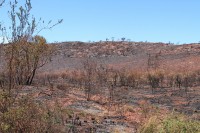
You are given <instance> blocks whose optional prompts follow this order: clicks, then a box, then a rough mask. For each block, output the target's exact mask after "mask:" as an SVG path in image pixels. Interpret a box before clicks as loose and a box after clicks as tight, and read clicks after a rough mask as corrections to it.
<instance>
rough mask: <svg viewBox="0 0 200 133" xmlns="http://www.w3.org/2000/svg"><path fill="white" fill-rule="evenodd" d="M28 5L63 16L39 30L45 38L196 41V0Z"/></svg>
mask: <svg viewBox="0 0 200 133" xmlns="http://www.w3.org/2000/svg"><path fill="white" fill-rule="evenodd" d="M21 1H22V0H21ZM32 6H33V10H32V13H33V14H34V15H35V17H36V18H38V19H39V18H40V17H42V18H43V19H44V20H46V21H48V20H54V22H56V20H58V19H61V18H62V19H64V22H63V23H62V24H60V25H58V26H56V27H55V28H54V29H52V30H50V31H49V30H48V31H43V32H42V33H41V34H42V35H43V36H44V37H46V39H47V41H48V42H54V41H59V42H60V41H89V40H91V41H99V40H105V39H106V38H109V39H111V37H114V38H115V40H117V39H120V38H122V37H125V38H127V39H131V40H132V41H150V42H169V41H170V42H173V43H192V42H199V41H200V8H199V7H200V0H32ZM5 9H6V8H5V7H4V8H2V9H0V10H5ZM0 13H1V12H0ZM7 16H8V15H5V14H3V15H0V20H2V17H3V19H4V23H7V19H6V18H7Z"/></svg>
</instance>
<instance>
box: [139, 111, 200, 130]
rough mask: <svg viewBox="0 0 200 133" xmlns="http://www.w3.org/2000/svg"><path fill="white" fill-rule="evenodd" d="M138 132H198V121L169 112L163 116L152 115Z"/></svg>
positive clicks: (199, 128)
mask: <svg viewBox="0 0 200 133" xmlns="http://www.w3.org/2000/svg"><path fill="white" fill-rule="evenodd" d="M139 132H140V133H200V122H199V121H193V120H189V119H187V118H186V117H185V116H181V115H178V114H170V115H167V116H165V117H163V118H159V117H157V116H153V117H151V118H149V120H148V121H147V122H145V123H144V125H143V126H142V127H141V128H140V130H139Z"/></svg>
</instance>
